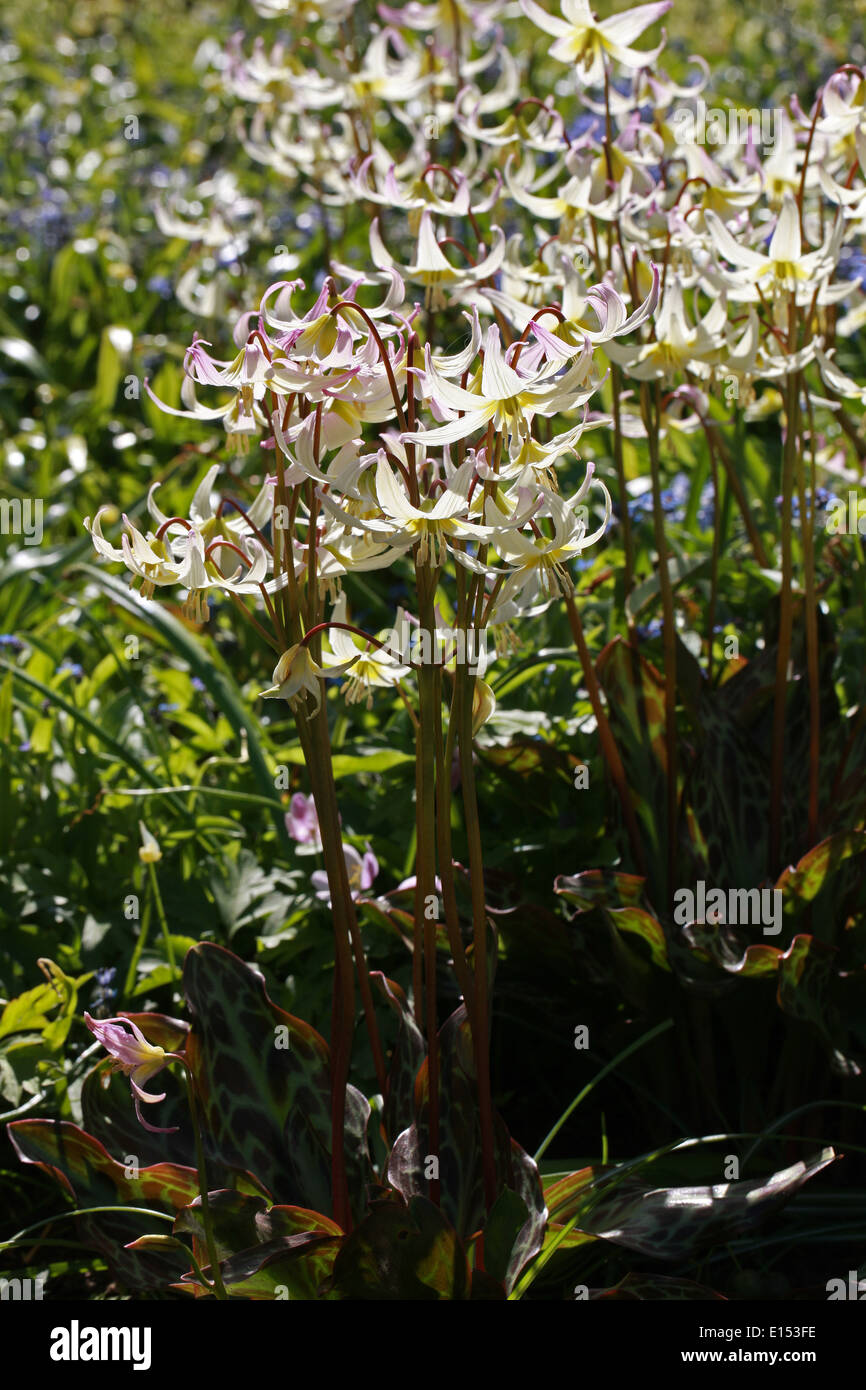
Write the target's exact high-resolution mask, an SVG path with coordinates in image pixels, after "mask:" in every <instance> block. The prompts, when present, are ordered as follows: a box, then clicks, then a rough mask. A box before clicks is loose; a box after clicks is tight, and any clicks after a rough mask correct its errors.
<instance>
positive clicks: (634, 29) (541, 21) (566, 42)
mask: <svg viewBox="0 0 866 1390" xmlns="http://www.w3.org/2000/svg"><path fill="white" fill-rule="evenodd" d="M672 3H673V0H659V3H657V4H653V5H638V6H637V7H636V8H635V9H633V10H625V11H624V12H623V13H622V14H617V15H611V17H610V18H609V19H602V20H599V19H598V18H597V17H596V16H595V15H594V14H593V12H592V10H591V9H590V7H589V0H562V4H561V9H562V14H563V18H562V19H560V18H558V17H557V16H556V15H552V14H548V13H547V11H546V10H543V9H542V8H541V6H540V5H536V4H535V0H520V8H521V9H522V10H523V13H524V14H525V15H526V16H527V17H528V18H529V19H531V20H532V22H533V24H536V25H537V26H538V28H539V29H543V30H544V32H545V34H552V35H553V37H554V38H555V39H556V43H555V44H553V45H552V46H551V49H550V56H551V58H556V59H557V60H558V61H559V62H560V63H575V64H576V65H577V71H578V73H579V75H580V79H581V81H582V82H583V83H584V84H585V86H587V87H597V86H599V85H600V83H601V81H602V80H603V78H604V67H605V60H606V59H607V58H608V57H610V58H614V59H615V60H616V61H617V62H618V63H622V65H623V66H624V67H627V68H646V67H649V66H650V64H652V63H654V62H655V60H656V58H657V57H658V56H659V54H660V53H661V51H662V49H663V48H664V30H662V42H661V43H660V44H659V46H658V48H653V49H651V50H650V51H649V52H647V53H641V52H640V50H639V49H637V48H630V47H629V46H628V45H629V44H631V43H633V42H634V40H635V39H636V38H638V37H639V36H640V35H641V34H642V33H643V31H644V29H647V28H649V26H650V25H651V24H654V23H655V21H656V20H657V19H660V18H661V16H662V15H663V14H666V13H667V11H668V10H669V9H670V7H671V4H672Z"/></svg>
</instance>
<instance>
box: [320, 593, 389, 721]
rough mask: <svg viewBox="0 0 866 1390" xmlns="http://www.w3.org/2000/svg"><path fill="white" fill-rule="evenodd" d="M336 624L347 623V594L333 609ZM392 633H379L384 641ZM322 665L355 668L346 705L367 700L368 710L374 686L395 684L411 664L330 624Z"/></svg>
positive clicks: (333, 667)
mask: <svg viewBox="0 0 866 1390" xmlns="http://www.w3.org/2000/svg"><path fill="white" fill-rule="evenodd" d="M330 621H331V622H332V623H336V622H339V623H345V622H346V595H345V594H344V593H342V594H340V597H339V598H338V599H337V602H336V603H335V604H334V607H333V610H332V612H331V618H330ZM389 635H390V634H389V633H388V632H383V633H379V634H378V639H379V640H380V641H384V640H385V639H386V638H387V637H388V636H389ZM322 666H323V668H324V669H325V670H326V671H327V670H334V669H336V668H337V667H339V669H340V670H342V671H345V670H347V669H348V668H351V670H350V672H349V676H348V679H347V681H346V688H345V697H346V704H347V705H353V704H356V703H357V702H358V701H360V700H364V699H366V702H367V709H372V707H373V688H374V687H379V688H383V689H384V688H387V687H388V686H395V685H397V684H398V683H399V682H400V681H401V680H403V679H404V677H406V676H408V674H409V667H408V666H404V665H402V664H401V663H400V662H399V661H398V660H397V659H396V657H395V656H393V655H392V653H391V652H390V651H389V650H388V649H387V646H382V647H376V646H374V645H373V644H372V643H371V642H365V641H364V638H363V637H360V636H359V635H358V634H356V633H352V632H346V631H345V629H344V628H340V627H329V628H328V631H327V634H325V635H324V637H323V641H322Z"/></svg>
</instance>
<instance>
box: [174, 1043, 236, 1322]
mask: <svg viewBox="0 0 866 1390" xmlns="http://www.w3.org/2000/svg"><path fill="white" fill-rule="evenodd" d="M179 1060H180V1061H182V1062H183V1065H184V1068H185V1072H186V1095H187V1100H188V1101H189V1113H190V1116H191V1117H192V1132H193V1135H194V1137H195V1162H196V1167H197V1168H198V1186H199V1192H200V1194H201V1216H202V1222H203V1223H204V1235H205V1245H206V1246H207V1257H208V1259H209V1260H210V1268H211V1275H212V1277H213V1285H212V1287H213V1291H214V1293H215V1294H216V1296H217V1298H221V1299H225V1298H228V1294H227V1293H226V1289H225V1284H224V1283H223V1277H222V1273H221V1271H220V1262H219V1255H218V1254H217V1248H216V1241H215V1240H214V1234H213V1224H212V1222H211V1215H210V1203H209V1201H208V1185H207V1169H206V1167H205V1159H204V1146H203V1145H202V1142H201V1125H200V1124H199V1116H198V1104H197V1102H196V1098H195V1082H194V1080H193V1075H192V1070H191V1068H190V1065H189V1063H188V1062H187V1061H186V1060H185V1059H184V1058H179Z"/></svg>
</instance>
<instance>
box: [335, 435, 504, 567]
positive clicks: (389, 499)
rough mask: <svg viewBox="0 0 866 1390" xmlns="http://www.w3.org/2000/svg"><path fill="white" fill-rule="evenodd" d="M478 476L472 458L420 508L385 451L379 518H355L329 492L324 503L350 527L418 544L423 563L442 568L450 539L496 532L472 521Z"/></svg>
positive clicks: (379, 472) (378, 487)
mask: <svg viewBox="0 0 866 1390" xmlns="http://www.w3.org/2000/svg"><path fill="white" fill-rule="evenodd" d="M473 476H474V462H473V460H472V459H467V460H466V462H465V463H464V464H462V466H461V467H460V468H459V469H458V470H457V471H456V472H455V473H454V474H453V476H452V477H451V478H450V480H449V481H448V483H447V485H446V486H445V488H444V490H443V491H442V493H441V495H440V496H439V497H438V498H433V497H426V498H424V499H423V501H422V503H421V505H420V506H416V505H415V504H414V503H413V502H411V501H410V500H409V497H408V495H407V493H406V491H405V490H404V488H403V486H402V484H401V483H399V482H398V481H397V479H396V478H395V476H394V473H393V472H392V469H391V465H390V464H389V463H388V459H387V455H386V453H385V450H384V449H382V450H381V451H380V453H379V462H378V465H377V468H376V497H377V500H378V506H379V514H378V515H377V516H372V517H366V516H354V517H353V516H351V515H350V514H349V513H348V512H347V511H345V510H344V509H342V508H340V507H338V506H336V504H335V503H334V502H333V501H332V500H331V499H330V498H329V497H328V496H327V495H326V494H322V503H323V505H324V507H325V509H326V510H327V511H329V512H331V513H333V514H334V515H335V516H337V517H338V518H339V519H340V520H342V521H343V522H345V523H346V524H347V525H348V526H357V527H360V528H361V529H362V530H366V531H369V532H371V533H372V535H373V536H374V537H376V536H378V537H380V539H382V540H384V539H386V538H387V540H388V543H389V544H391V545H398V546H403V548H404V549H406V548H408V546H410V545H415V544H416V543H417V546H418V551H417V555H418V563H419V564H421V565H433V566H438V565H441V564H442V562H443V560H444V558H445V547H446V543H447V542H448V541H449V540H452V541H453V540H457V539H473V540H484V539H486V538H488V537H489V535H490V532H489V531H488V530H487V528H486V527H484V526H482V525H479V524H478V523H477V522H473V521H470V520H469V519H468V516H467V515H466V514H467V513H468V511H469V489H470V487H471V485H472V479H473ZM461 513H463V515H461Z"/></svg>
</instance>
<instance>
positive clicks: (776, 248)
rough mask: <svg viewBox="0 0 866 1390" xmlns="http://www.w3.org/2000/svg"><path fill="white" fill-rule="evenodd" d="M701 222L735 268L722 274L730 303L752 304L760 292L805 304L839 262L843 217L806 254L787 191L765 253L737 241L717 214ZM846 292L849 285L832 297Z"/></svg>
mask: <svg viewBox="0 0 866 1390" xmlns="http://www.w3.org/2000/svg"><path fill="white" fill-rule="evenodd" d="M705 219H706V225H707V230H708V231H709V234H710V237H711V239H712V241H713V244H714V246H715V249H716V250H717V251H718V252H719V253H720V254H721V255H722V256H724V258H725V260H727V261H730V262H731V264H732V265H734V266H736V267H738V269H737V270H735V271H724V272H722V275H721V279H722V282H723V284H724V285H725V287H726V288H727V290H728V293H729V297H730V298H731V299H733V300H737V301H740V302H746V303H753V302H755V301H757V300H758V299H759V298H760V294H759V291H761V292H762V293H764V294H770V295H772V296H773V297H779V296H783V295H788V294H790V293H792V292H793V293H795V294H796V296H797V302H798V303H803V304H808V303H809V302H810V301H811V298H812V295H813V293H814V291H815V289H816V288H819V287H820V286H821V282H822V281H824V280H826V279H827V278H828V277H829V276H830V275H831V274H832V272H833V269H834V267H835V265H836V261H837V259H838V255H839V249H840V246H841V236H842V224H841V219H837V220H836V221H834V223H833V224H832V226H831V227H830V229H829V230H828V232H827V235H826V236H825V238H824V241H823V243H822V245H821V246H820V247H819V248H818V249H817V250H816V251H808V252H804V251H803V240H802V237H801V235H800V214H799V211H798V209H797V204H796V203H795V201H794V198H793V197H792V195H791V194H790V193H786V194H785V196H784V199H783V201H782V210H781V212H780V213H779V217H778V220H777V222H776V228H775V231H774V232H773V235H772V237H771V238H770V244H769V246H768V248H767V254H766V255H764V254H762V253H761V252H760V251H754V250H752V248H751V247H749V246H744V245H743V244H742V242H740V241H737V240H736V239H735V238H734V237H733V236H732V235H731V233H730V231H729V230H728V228H727V227H726V226H725V225H724V223H723V222H721V221H720V220H719V218H718V217H716V215H715V213H713V212H710V211H707V212H706V214H705ZM848 292H850V285H848V284H846V285H845V286H844V288H842V287H840V294H838V295H835V297H836V298H840V297H842V294H846V293H848ZM825 293H826V291H825ZM819 302H821V300H819ZM825 302H826V301H825Z"/></svg>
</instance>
